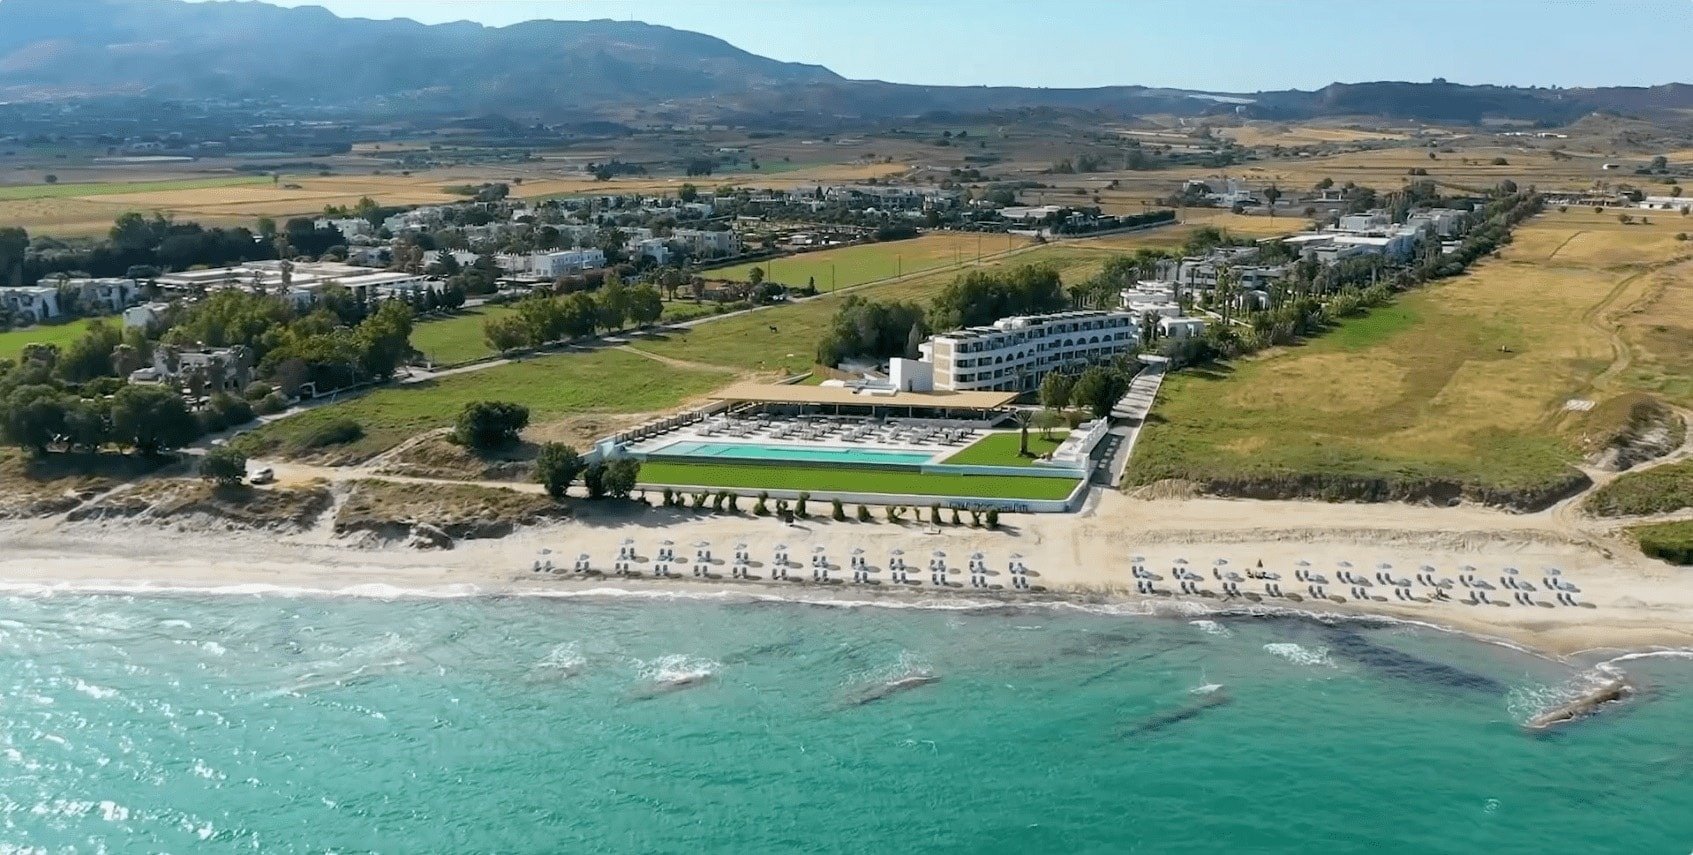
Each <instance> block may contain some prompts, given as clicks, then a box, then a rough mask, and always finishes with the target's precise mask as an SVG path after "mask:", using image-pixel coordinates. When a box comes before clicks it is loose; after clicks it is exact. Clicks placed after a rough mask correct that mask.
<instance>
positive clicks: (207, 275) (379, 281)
mask: <svg viewBox="0 0 1693 855" xmlns="http://www.w3.org/2000/svg"><path fill="white" fill-rule="evenodd" d="M285 265H287V266H285ZM427 280H428V277H427V276H424V275H423V274H421V273H400V272H396V271H388V270H371V269H370V268H368V267H355V266H353V265H350V264H339V263H336V262H329V261H319V262H307V261H299V262H282V261H249V262H247V263H245V264H242V265H240V266H238V267H218V268H214V269H211V270H184V271H181V272H178V273H166V274H164V275H162V276H159V277H158V278H156V279H155V280H153V281H154V282H155V283H156V284H157V285H158V286H159V288H160V289H162V290H164V291H165V292H167V293H172V292H174V293H177V294H184V295H192V294H196V293H199V292H203V291H216V290H220V289H224V288H242V289H246V290H250V291H255V292H261V293H266V294H278V295H283V296H287V297H289V298H290V299H292V300H293V301H294V302H295V303H296V304H297V305H300V306H309V305H311V304H312V303H315V302H317V299H318V294H319V293H320V292H322V291H323V289H325V288H328V287H330V286H339V287H342V288H346V289H347V290H348V291H351V292H353V294H354V295H355V296H360V297H364V298H366V299H369V298H375V297H381V296H383V295H385V294H391V293H395V292H398V291H406V290H416V289H418V288H422V287H426V286H425V284H424V283H425V282H426V281H427Z"/></svg>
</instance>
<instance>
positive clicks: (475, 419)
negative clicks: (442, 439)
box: [453, 401, 529, 449]
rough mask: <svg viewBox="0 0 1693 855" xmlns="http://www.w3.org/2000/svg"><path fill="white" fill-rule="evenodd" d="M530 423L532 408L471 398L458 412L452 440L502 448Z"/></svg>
mask: <svg viewBox="0 0 1693 855" xmlns="http://www.w3.org/2000/svg"><path fill="white" fill-rule="evenodd" d="M528 426H529V408H528V407H525V406H523V405H522V404H512V403H507V402H505V401H472V402H471V403H468V404H465V405H464V409H463V410H461V411H460V412H459V418H458V423H457V425H456V426H454V428H453V439H455V440H457V441H458V443H459V444H460V445H465V446H469V447H471V448H479V449H488V448H499V447H500V446H502V445H509V444H510V443H513V442H516V441H517V435H518V434H519V433H521V432H522V431H523V429H524V428H525V427H528Z"/></svg>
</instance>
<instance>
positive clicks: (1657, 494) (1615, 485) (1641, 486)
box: [1584, 460, 1693, 517]
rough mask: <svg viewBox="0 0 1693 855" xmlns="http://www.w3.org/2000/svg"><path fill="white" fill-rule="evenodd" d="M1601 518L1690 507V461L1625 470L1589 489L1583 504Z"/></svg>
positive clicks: (1692, 494) (1692, 504)
mask: <svg viewBox="0 0 1693 855" xmlns="http://www.w3.org/2000/svg"><path fill="white" fill-rule="evenodd" d="M1584 507H1585V509H1586V510H1587V512H1588V513H1590V514H1593V515H1595V516H1601V517H1631V516H1639V515H1644V514H1664V513H1669V512H1670V511H1679V510H1681V509H1682V508H1693V460H1683V461H1681V462H1679V463H1670V464H1666V465H1663V466H1654V467H1652V468H1651V469H1647V470H1645V471H1642V472H1625V473H1623V474H1622V476H1620V477H1618V478H1617V480H1615V481H1612V482H1611V483H1609V484H1606V485H1605V486H1603V487H1600V488H1599V489H1597V490H1595V491H1593V495H1591V496H1589V497H1587V503H1586V505H1585V506H1584Z"/></svg>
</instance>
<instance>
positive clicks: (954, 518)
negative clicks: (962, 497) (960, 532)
mask: <svg viewBox="0 0 1693 855" xmlns="http://www.w3.org/2000/svg"><path fill="white" fill-rule="evenodd" d="M952 524H953V525H961V524H962V521H961V520H959V518H958V509H957V508H953V509H952Z"/></svg>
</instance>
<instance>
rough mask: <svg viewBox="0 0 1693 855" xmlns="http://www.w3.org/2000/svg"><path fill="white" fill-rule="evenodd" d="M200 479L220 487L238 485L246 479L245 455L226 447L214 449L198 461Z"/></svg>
mask: <svg viewBox="0 0 1693 855" xmlns="http://www.w3.org/2000/svg"><path fill="white" fill-rule="evenodd" d="M200 477H201V478H204V479H206V480H207V481H212V482H215V483H217V484H219V485H221V486H231V485H234V484H239V483H241V480H242V479H243V478H246V477H247V455H245V454H242V453H241V452H239V451H236V450H235V449H233V448H229V447H227V446H225V447H223V448H214V449H212V450H211V451H208V452H206V456H205V457H203V458H201V460H200Z"/></svg>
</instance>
